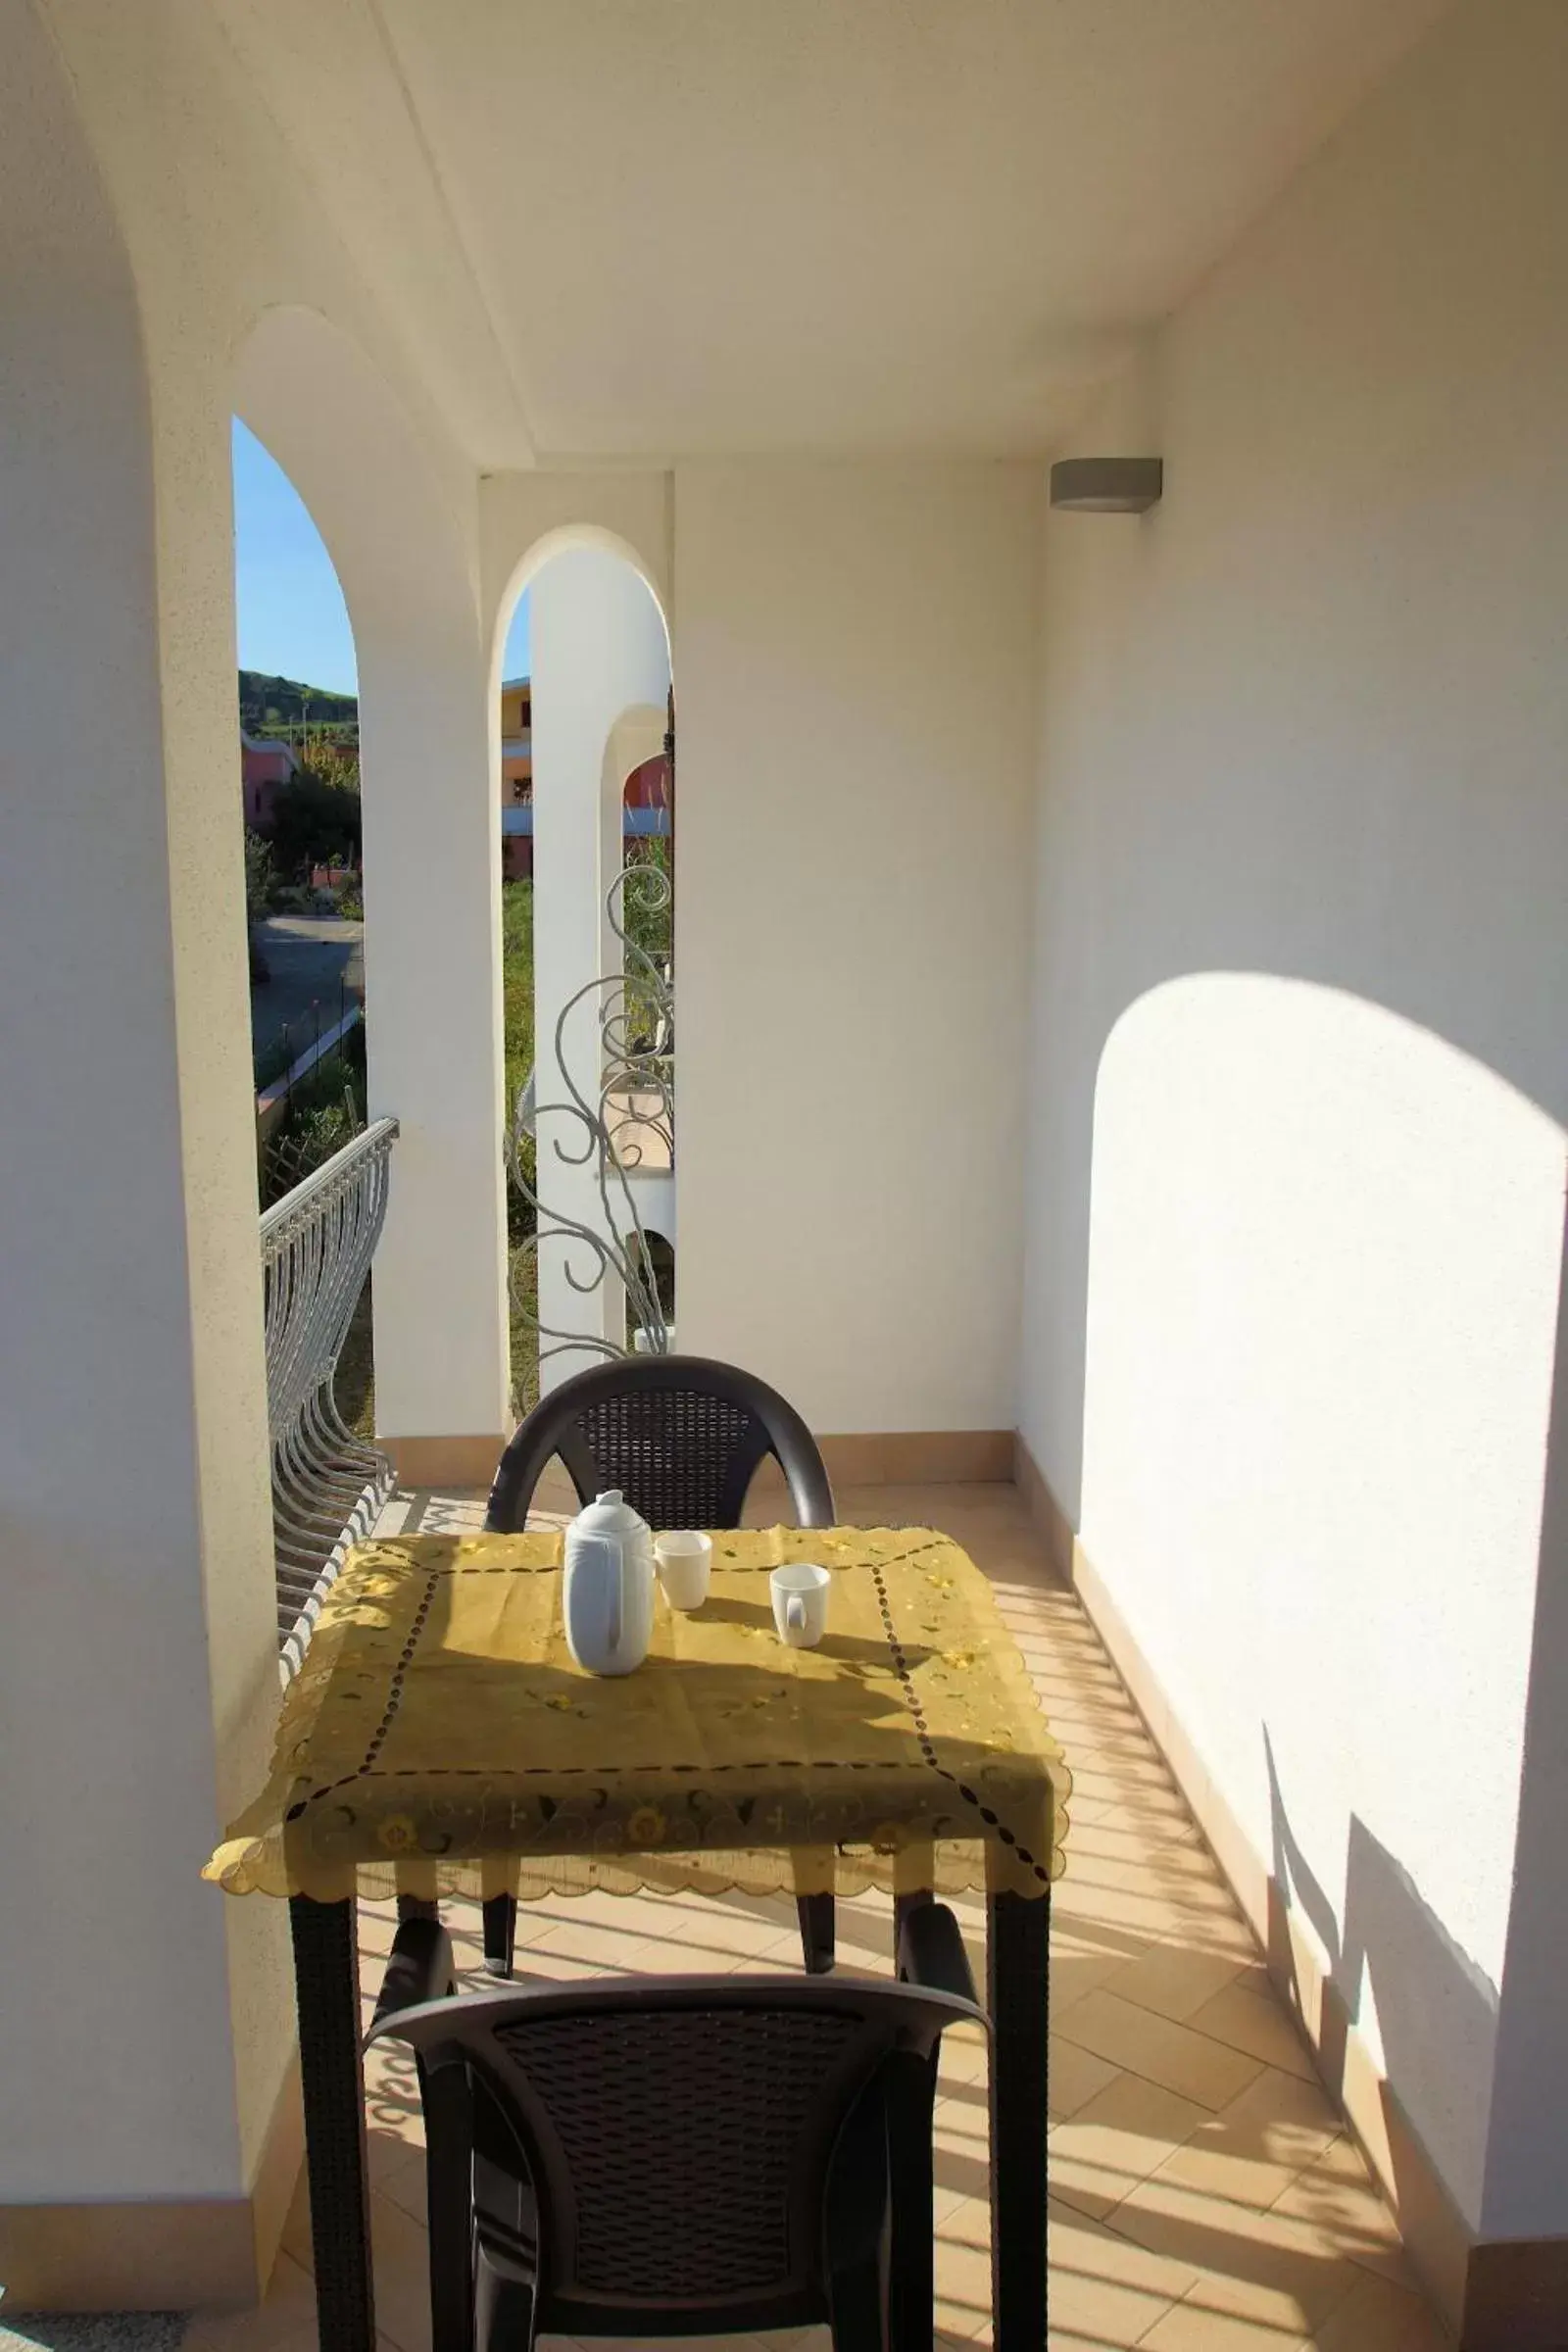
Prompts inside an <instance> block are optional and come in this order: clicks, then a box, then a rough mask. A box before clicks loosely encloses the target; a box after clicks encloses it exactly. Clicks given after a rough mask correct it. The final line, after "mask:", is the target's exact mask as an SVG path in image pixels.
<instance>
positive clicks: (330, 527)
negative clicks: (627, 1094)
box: [238, 311, 510, 1484]
mask: <svg viewBox="0 0 1568 2352" xmlns="http://www.w3.org/2000/svg"><path fill="white" fill-rule="evenodd" d="M238 399H239V407H240V412H241V414H242V415H243V416H244V417H245V419H246V421H247V423H249V424H250V425H252V426H253V428H254V429H255V430H256V431H257V432H258V433H259V434H260V435H261V437H262V439H263V440H264V441H265V442H266V443H267V446H268V447H269V448H270V450H271V452H272V455H273V456H274V457H275V458H276V459H277V460H278V462H279V464H280V465H282V466H285V467H286V469H287V471H288V473H289V475H290V477H291V478H292V480H293V482H294V484H295V487H296V488H297V489H298V490H299V492H300V494H301V496H302V497H303V498H304V499H305V501H306V503H307V504H308V505H309V507H310V509H311V512H312V515H314V516H315V519H316V522H317V524H318V527H319V529H320V531H321V534H322V536H323V538H324V539H325V541H326V544H327V547H328V549H329V551H330V553H331V556H332V560H333V563H334V564H335V565H336V567H337V572H338V576H339V579H340V580H341V582H342V586H343V592H344V596H345V598H346V600H347V603H348V608H349V616H350V618H351V620H352V622H353V624H354V636H355V650H356V654H357V656H358V661H359V670H360V723H361V767H362V782H363V805H364V823H365V918H366V919H365V978H366V1032H367V1039H368V1054H369V1096H370V1101H369V1108H370V1113H371V1116H372V1117H376V1118H379V1117H383V1116H392V1117H395V1118H396V1119H397V1120H398V1122H399V1130H400V1132H399V1135H398V1141H397V1144H396V1146H395V1147H394V1151H393V1156H392V1183H391V1189H390V1194H389V1198H388V1205H387V1219H386V1225H385V1228H384V1230H383V1232H382V1236H381V1240H380V1243H379V1245H378V1247H377V1250H376V1256H375V1268H374V1280H373V1297H374V1305H375V1419H376V1429H377V1433H378V1435H379V1436H380V1437H381V1438H382V1439H383V1440H384V1441H385V1442H386V1443H387V1444H388V1446H390V1448H391V1450H392V1452H393V1454H394V1456H395V1458H396V1459H397V1461H398V1463H399V1467H400V1469H401V1470H402V1471H403V1473H404V1475H405V1476H407V1477H409V1478H412V1479H414V1480H415V1481H417V1482H420V1483H423V1482H430V1483H438V1484H439V1483H448V1482H451V1483H461V1484H480V1483H483V1482H484V1481H485V1480H487V1479H488V1477H489V1476H490V1473H491V1471H492V1470H493V1469H494V1467H495V1463H496V1461H497V1459H498V1458H499V1455H500V1451H501V1446H502V1444H503V1442H504V1439H505V1437H506V1435H507V1433H508V1431H509V1429H510V1417H509V1413H508V1397H509V1389H510V1376H509V1362H508V1328H507V1325H508V1316H507V1300H506V1278H507V1266H506V1194H505V1178H504V1170H503V1161H502V1151H501V1137H502V1115H503V1112H502V1099H501V1098H502V1068H503V1062H502V1034H501V828H500V823H499V820H498V816H497V811H496V799H495V782H494V769H493V760H492V735H493V730H494V722H495V713H493V712H492V711H491V710H490V708H489V701H490V695H489V677H488V662H487V659H486V658H485V656H484V655H483V654H482V653H481V643H480V626H479V616H478V607H477V596H476V587H475V564H474V559H473V548H472V545H471V540H470V538H469V536H468V526H466V525H465V524H464V523H463V521H462V520H461V519H460V515H459V513H458V511H457V509H456V508H455V506H454V503H453V502H452V500H451V499H450V498H449V496H448V495H447V493H446V490H445V489H444V487H443V486H442V485H441V483H440V481H439V480H438V478H437V476H436V474H435V472H434V470H433V468H432V466H431V462H430V456H429V452H428V451H427V449H426V448H425V446H424V445H423V444H422V443H421V442H419V441H418V440H417V438H416V436H415V434H414V432H413V430H412V429H411V427H410V425H409V423H408V421H407V419H406V417H405V416H404V413H403V411H402V409H401V408H400V407H399V405H398V404H397V403H396V402H395V401H394V400H393V398H392V396H391V394H390V393H389V391H388V389H387V387H386V385H385V383H384V381H383V380H382V378H381V377H380V376H379V374H378V373H377V372H376V371H375V369H374V368H372V367H371V366H370V365H369V364H368V362H367V361H366V360H365V359H364V357H363V356H362V355H361V354H360V353H359V352H358V351H357V350H356V349H355V348H354V347H353V346H352V345H350V344H349V343H348V342H347V341H346V340H345V339H344V338H342V337H340V336H338V335H337V334H335V333H334V331H333V330H332V329H330V328H329V327H328V326H326V324H325V323H324V322H323V321H322V320H320V319H318V318H316V317H314V315H313V314H311V313H309V312H305V311H296V312H281V313H278V312H274V313H271V314H270V315H269V317H268V318H267V319H265V320H264V321H263V324H262V326H261V327H260V328H259V329H258V331H257V333H256V335H255V336H254V337H253V339H252V342H251V344H250V345H249V347H248V348H247V350H246V352H245V355H244V359H243V362H242V368H241V378H240V385H239V394H238Z"/></svg>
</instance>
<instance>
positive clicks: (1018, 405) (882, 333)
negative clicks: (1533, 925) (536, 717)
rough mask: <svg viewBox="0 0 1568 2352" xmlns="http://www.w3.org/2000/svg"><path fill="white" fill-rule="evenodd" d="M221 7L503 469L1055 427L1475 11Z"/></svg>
mask: <svg viewBox="0 0 1568 2352" xmlns="http://www.w3.org/2000/svg"><path fill="white" fill-rule="evenodd" d="M1446 5H1447V0H221V6H222V8H223V13H224V16H225V19H226V20H227V21H228V22H229V24H230V27H231V30H233V31H234V32H235V35H236V38H237V39H239V40H240V41H241V42H242V43H243V44H244V45H245V46H246V47H247V48H254V50H255V59H256V63H257V66H258V69H259V72H260V73H261V76H262V78H263V79H264V80H265V81H266V82H267V83H268V84H269V94H270V96H271V98H272V102H273V104H274V107H275V106H276V105H277V104H278V103H279V94H281V96H282V99H283V101H284V103H285V104H286V106H287V107H288V108H289V109H291V110H292V115H293V120H294V121H295V122H296V123H297V122H298V121H299V120H300V119H301V110H302V109H304V110H305V115H306V117H307V118H308V117H309V114H310V110H311V109H312V108H315V109H317V110H318V111H319V113H320V115H321V128H320V135H313V136H312V137H311V138H310V142H309V144H310V152H311V159H312V165H313V168H314V169H316V170H317V171H318V172H319V174H320V177H321V182H322V193H323V198H324V200H325V201H326V202H327V203H328V205H330V206H331V207H332V209H333V211H334V213H335V214H336V215H337V216H338V219H339V223H340V227H341V229H342V233H343V234H344V235H345V237H346V239H347V240H348V241H349V243H350V244H351V246H352V247H353V249H354V251H355V252H356V255H357V256H358V258H359V259H360V260H361V262H362V264H363V265H364V266H365V268H366V269H367V270H368V272H369V273H370V274H371V276H372V277H373V279H374V280H375V282H376V285H377V288H378V291H380V292H381V294H382V296H383V299H384V300H385V301H387V302H388V303H389V304H390V305H391V307H392V308H393V309H394V310H396V311H397V312H398V314H399V316H400V321H401V324H402V327H403V331H404V332H405V335H406V336H407V338H408V340H409V343H410V346H411V349H412V350H414V351H415V352H422V354H423V364H424V366H425V368H426V372H427V374H428V375H429V377H430V379H431V380H432V384H433V386H434V387H435V388H436V389H437V391H438V396H439V397H441V398H442V405H443V406H444V407H445V408H447V410H448V412H449V414H452V415H454V419H455V421H456V422H457V424H458V428H459V430H460V433H462V434H463V435H464V437H465V438H466V441H467V443H468V444H469V446H470V447H471V449H472V454H473V455H474V457H475V458H476V460H477V461H478V462H479V463H480V464H483V465H505V464H516V463H519V462H526V458H527V455H528V453H529V452H530V451H531V453H532V455H533V457H534V458H535V459H536V460H537V461H538V462H544V463H549V462H552V461H558V462H559V461H562V460H569V459H572V458H577V457H583V458H613V459H614V458H622V459H624V458H649V459H656V460H661V459H668V458H671V457H676V456H687V455H699V454H712V453H720V452H740V451H761V450H769V451H772V450H777V451H790V450H814V451H837V450H842V451H865V450H884V449H885V450H890V451H891V450H911V449H964V450H977V451H998V452H1001V451H1035V450H1043V449H1045V448H1048V447H1049V446H1050V444H1051V442H1052V440H1053V438H1054V436H1055V435H1057V434H1058V433H1059V432H1060V431H1061V429H1062V427H1063V425H1064V423H1065V422H1066V421H1067V420H1068V419H1069V418H1070V417H1071V415H1072V413H1073V410H1074V408H1075V406H1076V404H1077V402H1078V401H1079V400H1080V399H1081V397H1082V391H1083V387H1084V384H1085V382H1086V380H1093V378H1094V377H1095V376H1096V375H1098V374H1101V373H1103V372H1104V370H1105V368H1106V367H1107V366H1108V365H1110V364H1113V362H1114V358H1115V356H1116V354H1117V353H1118V352H1119V351H1121V350H1123V349H1124V348H1125V347H1126V344H1127V341H1128V339H1129V337H1130V336H1131V335H1132V334H1135V333H1136V332H1137V331H1138V329H1140V328H1141V327H1144V326H1147V325H1148V324H1150V323H1151V322H1152V321H1153V320H1155V319H1158V318H1159V317H1161V316H1162V315H1163V314H1164V313H1165V312H1167V311H1168V310H1169V309H1170V308H1171V307H1172V306H1173V304H1175V303H1176V302H1177V301H1179V300H1180V298H1181V297H1182V296H1183V294H1184V293H1185V292H1186V291H1187V290H1188V289H1189V288H1190V287H1191V286H1192V285H1193V284H1194V282H1195V281H1196V280H1197V279H1198V278H1199V277H1200V276H1201V274H1202V273H1203V271H1204V270H1207V269H1208V268H1209V267H1210V266H1211V265H1212V264H1213V263H1214V262H1215V261H1216V260H1217V259H1218V258H1219V257H1220V255H1221V254H1222V253H1223V252H1224V251H1225V249H1226V248H1227V246H1228V245H1229V244H1230V243H1231V242H1232V241H1233V240H1234V239H1235V237H1236V236H1237V235H1238V234H1239V233H1240V231H1241V230H1242V228H1243V227H1244V226H1245V225H1246V223H1247V222H1248V221H1250V219H1251V218H1253V217H1254V216H1255V214H1256V213H1257V212H1258V211H1259V210H1260V209H1261V208H1262V206H1263V205H1264V204H1265V203H1266V202H1267V201H1268V199H1269V198H1270V197H1271V196H1272V195H1273V194H1274V193H1275V191H1276V190H1277V189H1278V188H1279V187H1281V186H1282V185H1283V183H1284V182H1285V180H1286V179H1287V178H1288V177H1289V176H1290V174H1291V173H1292V172H1294V171H1295V169H1296V168H1297V167H1298V166H1299V164H1300V163H1301V162H1302V161H1303V160H1304V158H1305V157H1306V156H1307V155H1308V154H1309V153H1310V152H1311V151H1312V149H1313V148H1314V147H1315V146H1316V145H1318V144H1319V143H1320V141H1321V140H1322V139H1323V138H1324V137H1325V136H1326V135H1327V134H1328V132H1329V131H1331V130H1332V128H1333V127H1334V126H1335V124H1336V123H1338V122H1339V121H1340V120H1342V119H1343V117H1344V116H1345V114H1346V113H1347V112H1348V110H1349V108H1350V107H1351V106H1352V105H1353V104H1354V103H1355V101H1356V100H1357V99H1358V98H1359V97H1360V96H1361V95H1362V94H1363V93H1364V92H1365V91H1366V90H1367V89H1368V88H1369V87H1370V86H1371V85H1372V83H1373V82H1374V81H1375V80H1376V79H1377V78H1378V77H1379V75H1380V74H1381V73H1384V72H1385V71H1387V69H1388V68H1389V66H1390V65H1391V64H1392V63H1393V62H1394V61H1395V59H1396V58H1397V56H1398V55H1399V54H1400V53H1401V52H1402V51H1403V50H1404V49H1405V48H1407V47H1408V46H1409V44H1410V43H1411V42H1412V41H1413V40H1414V39H1416V38H1417V37H1418V36H1419V35H1420V33H1421V32H1423V31H1424V30H1425V29H1426V28H1427V27H1428V26H1429V25H1431V24H1432V23H1433V22H1434V21H1435V20H1436V19H1437V18H1438V17H1439V16H1440V15H1442V14H1443V12H1444V9H1445V7H1446ZM258 44H259V45H258ZM389 182H391V183H392V184H395V186H396V187H397V189H398V191H399V194H398V200H397V203H396V204H395V205H394V204H390V203H388V202H387V200H386V198H385V196H384V194H383V193H381V191H383V190H384V189H385V188H386V186H387V185H388V183H389ZM416 211H417V212H418V214H419V222H420V223H422V225H418V226H417V223H416V222H415V220H414V218H413V216H414V213H415V212H416ZM416 229H417V233H416ZM438 252H439V253H440V254H442V255H444V257H445V258H444V260H441V261H439V262H438V260H437V258H436V257H437V254H438Z"/></svg>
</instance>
